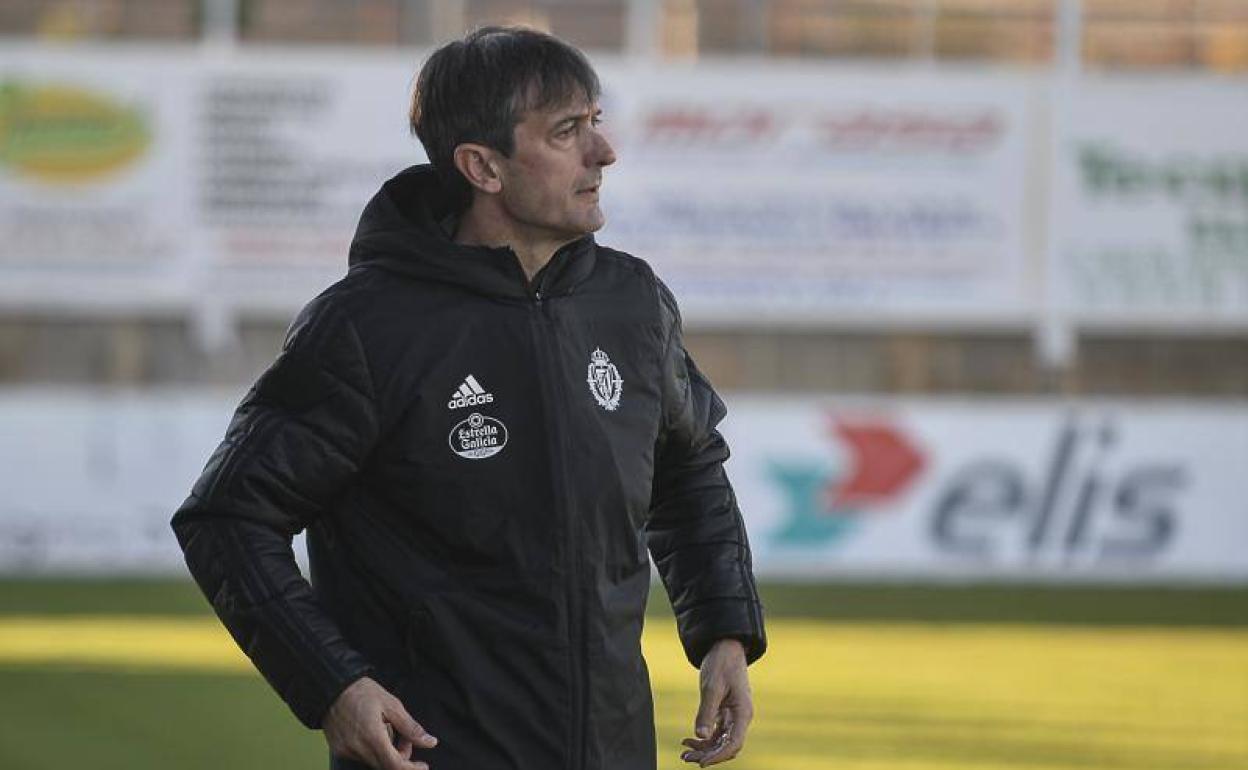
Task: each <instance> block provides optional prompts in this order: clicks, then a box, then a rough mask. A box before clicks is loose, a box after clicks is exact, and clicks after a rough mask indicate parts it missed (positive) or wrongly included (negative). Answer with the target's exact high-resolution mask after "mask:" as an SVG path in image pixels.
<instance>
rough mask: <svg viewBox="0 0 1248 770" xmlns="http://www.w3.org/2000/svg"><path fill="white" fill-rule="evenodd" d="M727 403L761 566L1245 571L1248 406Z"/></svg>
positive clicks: (885, 573)
mask: <svg viewBox="0 0 1248 770" xmlns="http://www.w3.org/2000/svg"><path fill="white" fill-rule="evenodd" d="M729 406H730V416H729V420H728V422H727V424H726V426H725V431H724V432H725V435H726V436H727V437H728V438H729V440H730V442H731V443H732V446H733V459H732V460H731V461H730V465H729V473H730V475H731V477H732V478H733V480H734V483H735V484H736V488H737V494H738V497H739V499H740V503H741V506H742V509H743V510H744V511H746V515H747V519H748V522H749V529H750V535H751V540H752V545H753V549H754V554H755V564H756V566H757V568H758V571H759V573H760V574H762V575H772V576H799V577H807V576H810V577H814V576H819V575H824V576H863V577H873V578H874V577H882V578H889V577H902V578H904V577H916V578H950V579H997V578H1002V579H1036V580H1076V581H1078V580H1087V581H1102V580H1104V581H1157V582H1167V581H1187V580H1191V581H1215V582H1216V581H1234V582H1244V581H1248V477H1246V476H1245V475H1244V469H1245V468H1248V405H1245V404H1242V403H1240V404H1234V405H1229V404H1228V405H1222V406H1206V407H1201V406H1193V405H1187V404H1182V403H1176V402H1125V401H1110V402H1074V403H1063V402H1057V401H976V402H963V403H957V402H941V401H918V400H914V401H911V400H906V401H862V402H853V401H845V400H832V399H827V400H822V399H809V400H791V399H785V400H779V399H768V398H746V397H737V398H734V399H731V401H730V404H729Z"/></svg>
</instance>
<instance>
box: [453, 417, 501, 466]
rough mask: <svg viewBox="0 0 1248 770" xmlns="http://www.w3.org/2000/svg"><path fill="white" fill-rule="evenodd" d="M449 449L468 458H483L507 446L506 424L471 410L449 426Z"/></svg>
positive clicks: (491, 455)
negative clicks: (470, 412)
mask: <svg viewBox="0 0 1248 770" xmlns="http://www.w3.org/2000/svg"><path fill="white" fill-rule="evenodd" d="M447 441H448V442H449V443H450V445H451V451H452V452H454V453H455V454H457V455H459V456H460V457H463V458H465V459H468V460H484V459H485V458H487V457H493V456H494V455H496V454H498V453H499V452H501V451H503V447H505V446H507V426H506V425H503V423H502V421H501V420H496V419H494V418H493V417H486V416H484V415H481V414H478V413H476V412H473V413H472V414H471V415H469V416H468V419H467V420H463V421H461V422H460V423H458V424H457V425H456V426H455V427H454V428H451V435H449V436H447Z"/></svg>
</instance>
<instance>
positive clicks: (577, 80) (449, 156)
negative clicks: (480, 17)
mask: <svg viewBox="0 0 1248 770" xmlns="http://www.w3.org/2000/svg"><path fill="white" fill-rule="evenodd" d="M600 92H601V86H600V85H599V83H598V75H597V74H595V73H594V69H593V67H592V66H590V64H589V61H588V60H587V59H586V58H585V55H584V54H583V53H581V52H580V51H578V50H577V49H576V48H573V47H572V46H571V45H568V44H567V43H565V42H563V41H562V40H559V39H558V38H555V37H552V36H551V35H547V34H545V33H543V32H538V31H536V30H532V29H525V28H523V27H482V28H481V29H478V30H476V31H474V32H471V33H469V34H468V35H467V36H465V37H464V39H463V40H456V41H455V42H453V43H447V44H446V45H444V46H442V47H441V48H439V49H438V50H436V51H434V52H433V54H431V55H430V56H429V59H428V60H427V61H425V64H424V66H423V67H421V69H420V75H419V76H418V77H417V79H416V89H415V92H414V93H413V95H412V106H411V113H410V116H409V117H410V126H411V130H412V133H413V134H415V135H416V136H417V137H419V138H420V143H421V144H423V145H424V146H425V152H426V153H427V154H428V155H429V162H430V163H432V164H433V167H434V169H435V170H436V171H437V172H438V176H439V178H440V179H441V180H442V183H443V185H444V186H445V187H446V188H447V191H448V192H450V193H451V194H452V196H454V198H455V199H456V200H455V202H456V203H457V204H458V205H461V206H465V205H467V204H468V203H469V202H470V201H471V192H472V188H471V187H470V186H469V185H468V180H466V179H464V177H463V175H462V174H460V173H459V171H458V169H456V168H455V161H454V153H455V148H456V147H457V146H459V145H460V144H462V143H464V142H476V143H478V144H483V145H486V146H487V147H493V148H494V149H496V150H498V151H499V152H501V153H503V154H504V155H511V153H512V151H513V150H514V149H515V136H514V131H515V128H516V125H517V124H518V123H519V122H520V121H521V120H522V119H523V117H524V113H525V112H527V111H529V110H535V109H537V110H544V109H550V108H553V107H559V106H562V105H564V104H568V103H569V102H571V101H572V100H573V99H574V98H576V97H578V96H584V97H585V98H587V99H588V100H590V101H591V102H592V101H594V100H596V99H597V98H598V96H599V94H600Z"/></svg>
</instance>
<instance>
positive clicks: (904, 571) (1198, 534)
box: [0, 391, 1248, 583]
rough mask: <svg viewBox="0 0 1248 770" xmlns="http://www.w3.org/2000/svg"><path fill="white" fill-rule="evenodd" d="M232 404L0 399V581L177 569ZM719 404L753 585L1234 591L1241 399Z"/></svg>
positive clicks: (1246, 529) (1241, 570)
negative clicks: (796, 582) (756, 581)
mask: <svg viewBox="0 0 1248 770" xmlns="http://www.w3.org/2000/svg"><path fill="white" fill-rule="evenodd" d="M235 400H236V395H233V394H230V395H223V394H221V393H168V394H152V393H129V394H125V393H122V394H92V393H83V392H80V391H79V392H66V393H60V394H56V393H53V394H46V393H37V392H33V391H19V392H8V393H5V394H0V425H3V426H4V430H3V431H0V469H3V470H2V471H0V474H2V475H0V487H2V488H3V489H4V490H5V494H4V495H3V497H2V499H0V574H13V573H23V574H51V573H67V572H68V573H74V572H86V573H119V572H120V573H125V572H159V573H171V574H181V573H182V570H183V568H182V557H181V553H180V552H179V550H178V548H177V544H176V543H175V542H174V539H173V534H172V532H171V531H170V529H169V526H168V522H169V517H170V516H171V515H172V513H173V511H174V510H175V509H176V508H177V507H178V505H180V504H181V502H182V501H183V500H184V499H185V497H186V495H187V493H188V492H189V490H190V488H191V485H192V483H193V482H194V480H195V479H196V478H197V477H198V475H199V473H200V470H201V468H202V467H203V465H204V463H205V462H206V460H207V458H208V456H209V455H210V454H211V452H212V450H213V449H214V448H215V447H216V445H217V443H218V442H219V441H220V439H221V437H222V435H223V434H224V432H225V427H226V423H227V422H228V419H229V416H230V413H231V412H232V410H233V406H234V403H235ZM727 400H728V404H729V409H730V414H729V418H728V420H727V421H726V422H725V424H724V426H723V428H724V433H725V435H726V436H727V437H728V439H729V441H730V443H731V445H732V448H733V458H732V460H730V461H729V465H728V471H729V475H730V477H731V478H732V480H733V483H734V485H735V487H736V491H737V496H738V498H739V500H740V504H741V508H742V510H743V511H744V513H745V516H746V524H747V527H748V529H749V534H750V539H751V544H752V546H753V551H754V560H755V567H756V570H757V572H758V574H759V575H760V576H761V577H763V578H777V577H784V578H801V579H825V578H841V579H851V578H861V579H977V580H1037V581H1064V580H1076V581H1088V582H1098V581H1104V582H1117V581H1126V582H1130V581H1136V582H1150V583H1183V582H1210V583H1245V582H1248V477H1246V476H1245V474H1244V469H1245V468H1248V404H1244V403H1226V404H1220V405H1207V406H1195V405H1188V404H1181V403H1177V402H1127V401H1113V402H1078V403H1063V402H1058V401H981V402H975V403H969V402H966V403H956V402H942V401H920V400H903V401H893V400H889V401H884V400H874V401H866V400H863V401H857V400H849V399H822V398H805V399H776V398H764V397H757V396H754V397H751V396H744V395H736V396H729V397H728V399H727Z"/></svg>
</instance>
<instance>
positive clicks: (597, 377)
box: [585, 348, 624, 412]
mask: <svg viewBox="0 0 1248 770" xmlns="http://www.w3.org/2000/svg"><path fill="white" fill-rule="evenodd" d="M585 381H586V382H587V383H589V392H590V393H591V394H592V395H593V397H594V400H595V401H597V402H598V406H601V407H602V408H603V409H606V410H607V411H608V412H614V411H615V410H616V408H617V407H618V406H619V405H620V393H621V391H623V390H624V380H623V379H622V378H621V377H620V370H619V369H616V368H615V364H613V363H611V358H610V356H608V355H607V354H606V353H604V352H603V351H602V348H596V349H595V350H594V352H593V353H591V354H590V356H589V372H588V374H587V375H586V377H585Z"/></svg>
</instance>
